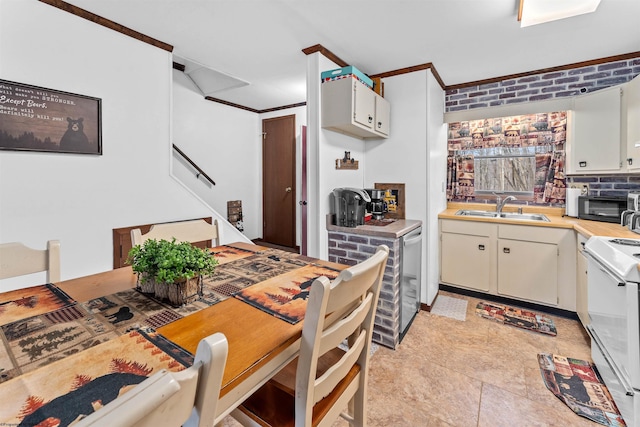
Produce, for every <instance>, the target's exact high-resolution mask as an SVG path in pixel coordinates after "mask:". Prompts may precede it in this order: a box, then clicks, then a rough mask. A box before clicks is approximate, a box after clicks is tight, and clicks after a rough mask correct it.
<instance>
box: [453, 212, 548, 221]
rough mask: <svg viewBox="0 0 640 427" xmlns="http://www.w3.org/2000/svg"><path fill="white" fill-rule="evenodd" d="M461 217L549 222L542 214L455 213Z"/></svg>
mask: <svg viewBox="0 0 640 427" xmlns="http://www.w3.org/2000/svg"><path fill="white" fill-rule="evenodd" d="M455 214H456V215H460V216H477V217H482V218H504V219H516V220H525V221H546V222H549V218H547V217H546V216H545V215H542V214H535V213H516V212H501V213H498V212H493V211H476V210H468V209H460V210H459V211H458V212H456V213H455Z"/></svg>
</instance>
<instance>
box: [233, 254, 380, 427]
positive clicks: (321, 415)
mask: <svg viewBox="0 0 640 427" xmlns="http://www.w3.org/2000/svg"><path fill="white" fill-rule="evenodd" d="M388 254H389V248H387V247H386V246H384V245H382V246H379V247H378V249H377V251H376V253H375V254H374V255H372V256H371V257H370V258H369V259H367V260H365V261H363V262H362V263H360V264H357V265H355V266H353V267H350V268H348V269H346V270H344V271H342V272H341V273H340V274H339V275H338V277H337V278H336V279H335V280H334V281H333V282H330V281H329V279H327V278H326V277H320V278H318V279H316V280H315V281H314V282H313V284H312V285H311V292H310V295H309V300H308V305H307V312H306V314H305V319H304V326H303V329H302V340H301V344H300V355H299V356H298V358H297V359H295V360H294V361H293V362H291V363H290V364H288V365H287V366H285V367H284V368H283V369H282V371H280V372H279V373H277V374H276V375H275V376H274V377H273V378H272V379H271V380H269V381H268V382H267V383H266V384H265V385H264V386H262V387H261V388H260V389H258V390H257V391H256V392H255V393H254V394H252V395H251V396H250V397H249V398H248V399H247V400H245V402H244V403H243V404H242V405H241V406H240V407H239V408H238V409H236V410H234V411H233V412H232V416H233V417H234V418H235V419H236V420H238V421H239V422H240V423H242V424H243V425H245V426H278V427H283V426H295V427H303V426H304V427H308V426H331V425H332V424H333V423H334V422H335V420H336V419H337V418H338V416H342V417H343V418H345V419H346V420H347V421H349V423H350V424H351V425H356V426H364V425H366V402H367V374H368V366H369V364H368V361H369V357H370V356H369V350H370V346H371V337H372V333H373V321H374V318H375V312H376V308H377V305H378V296H379V294H380V287H381V283H382V277H383V275H384V270H385V266H386V262H387V257H388ZM345 340H348V343H349V344H348V346H349V347H348V350H347V351H344V350H342V349H341V348H339V347H338V346H339V345H340V344H341V343H343V342H344V341H345ZM347 407H348V408H349V409H348V411H347V412H344V410H345V409H346V408H347Z"/></svg>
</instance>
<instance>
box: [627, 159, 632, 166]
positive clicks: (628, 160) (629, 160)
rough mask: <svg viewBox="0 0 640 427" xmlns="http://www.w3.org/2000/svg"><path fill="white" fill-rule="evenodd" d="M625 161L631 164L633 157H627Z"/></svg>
mask: <svg viewBox="0 0 640 427" xmlns="http://www.w3.org/2000/svg"><path fill="white" fill-rule="evenodd" d="M627 163H628V164H629V166H631V165H632V164H633V158H631V157H629V158H628V159H627Z"/></svg>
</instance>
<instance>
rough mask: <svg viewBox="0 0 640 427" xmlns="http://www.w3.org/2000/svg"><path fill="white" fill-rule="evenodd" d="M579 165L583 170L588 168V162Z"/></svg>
mask: <svg viewBox="0 0 640 427" xmlns="http://www.w3.org/2000/svg"><path fill="white" fill-rule="evenodd" d="M578 165H579V166H580V167H581V168H586V167H587V162H578Z"/></svg>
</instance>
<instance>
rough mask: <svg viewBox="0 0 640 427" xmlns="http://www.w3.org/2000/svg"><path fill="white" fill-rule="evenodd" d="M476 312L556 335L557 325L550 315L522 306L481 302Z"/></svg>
mask: <svg viewBox="0 0 640 427" xmlns="http://www.w3.org/2000/svg"><path fill="white" fill-rule="evenodd" d="M476 314H477V315H478V316H481V317H484V318H485V319H491V320H495V321H498V322H500V323H503V324H505V325H510V326H516V327H518V328H522V329H527V330H530V331H534V332H539V333H541V334H545V335H552V336H556V335H557V334H558V332H557V330H556V325H555V323H554V322H553V319H551V318H550V317H548V316H545V315H543V314H540V313H536V312H533V311H529V310H524V309H521V308H514V307H509V306H507V305H499V304H494V303H488V302H479V303H478V305H476Z"/></svg>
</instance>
